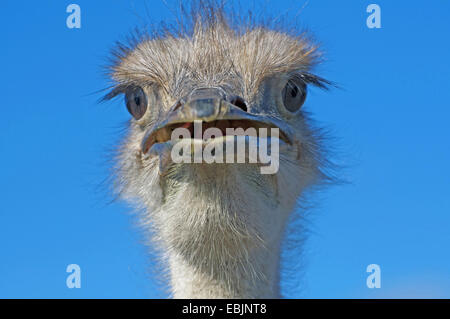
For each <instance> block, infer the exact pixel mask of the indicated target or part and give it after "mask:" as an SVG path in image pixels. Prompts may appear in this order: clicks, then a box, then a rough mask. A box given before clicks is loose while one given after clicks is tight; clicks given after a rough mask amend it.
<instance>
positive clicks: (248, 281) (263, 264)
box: [169, 244, 279, 299]
mask: <svg viewBox="0 0 450 319" xmlns="http://www.w3.org/2000/svg"><path fill="white" fill-rule="evenodd" d="M278 246H279V244H277V245H273V247H267V248H266V249H261V250H259V251H254V252H251V254H250V256H248V257H249V258H248V260H247V264H245V265H244V267H242V268H240V267H230V268H228V269H226V270H224V271H223V273H222V274H221V276H217V277H216V276H212V275H211V274H210V273H208V272H205V271H201V270H200V269H199V267H198V265H195V264H192V263H191V262H189V261H188V260H186V259H185V258H183V256H182V255H180V254H178V253H177V252H170V253H169V267H170V283H171V287H172V294H173V297H174V298H177V299H197V298H201V299H216V298H218V299H230V298H235V299H236V298H238V299H248V298H279V248H278ZM231 259H232V257H231V256H230V260H229V263H230V264H231V263H232V260H231ZM222 263H223V261H222ZM225 263H227V261H225ZM209 266H210V267H211V268H212V269H220V268H221V267H220V265H209ZM253 270H256V271H257V272H258V274H257V275H255V274H253V273H252V271H253Z"/></svg>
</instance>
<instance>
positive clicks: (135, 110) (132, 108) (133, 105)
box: [125, 87, 147, 120]
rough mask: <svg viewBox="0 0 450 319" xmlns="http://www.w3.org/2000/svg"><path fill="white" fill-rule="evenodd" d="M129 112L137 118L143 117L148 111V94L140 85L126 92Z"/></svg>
mask: <svg viewBox="0 0 450 319" xmlns="http://www.w3.org/2000/svg"><path fill="white" fill-rule="evenodd" d="M125 103H126V104H127V109H128V112H130V114H131V115H133V117H134V118H135V119H136V120H139V119H140V118H142V117H143V116H144V114H145V112H146V111H147V96H146V95H145V93H144V91H143V90H142V88H140V87H133V88H130V89H129V90H128V91H127V92H126V94H125Z"/></svg>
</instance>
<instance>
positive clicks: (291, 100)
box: [282, 80, 306, 112]
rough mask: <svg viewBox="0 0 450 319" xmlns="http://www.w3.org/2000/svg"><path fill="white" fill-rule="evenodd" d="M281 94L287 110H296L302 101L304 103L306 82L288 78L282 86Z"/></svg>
mask: <svg viewBox="0 0 450 319" xmlns="http://www.w3.org/2000/svg"><path fill="white" fill-rule="evenodd" d="M282 94H283V103H284V107H285V108H286V109H287V110H288V111H289V112H296V111H298V110H299V109H300V108H301V107H302V105H303V103H305V99H306V84H305V83H303V82H301V83H297V82H295V81H293V80H290V81H288V83H287V84H286V86H285V87H284V89H283V93H282Z"/></svg>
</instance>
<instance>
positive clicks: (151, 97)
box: [107, 6, 327, 298]
mask: <svg viewBox="0 0 450 319" xmlns="http://www.w3.org/2000/svg"><path fill="white" fill-rule="evenodd" d="M116 57H117V59H116V62H115V63H114V64H113V66H112V67H111V76H112V79H113V80H114V88H113V89H112V91H111V92H110V93H109V94H108V95H107V98H112V97H114V96H117V95H119V94H123V95H124V96H125V104H126V106H127V108H128V110H129V112H130V113H131V117H130V121H129V129H128V134H127V137H126V138H125V140H124V141H123V143H122V146H121V148H120V150H119V155H118V165H117V166H116V176H117V179H116V181H117V183H116V185H117V187H118V190H119V192H120V195H122V196H123V197H124V198H126V199H127V200H128V201H130V202H132V203H133V204H134V205H135V207H137V208H138V209H139V210H141V211H142V213H141V215H140V216H141V220H142V224H143V225H144V227H148V229H151V230H152V234H154V235H153V236H152V237H154V239H156V240H155V241H153V242H156V243H158V245H159V247H160V249H161V251H162V252H163V256H164V257H165V260H166V262H167V264H168V269H169V277H170V279H169V281H170V285H171V291H172V293H173V295H174V296H175V297H189V298H191V297H206V298H209V297H221V298H236V297H246V298H254V297H277V296H278V294H279V288H278V277H279V275H278V273H279V270H278V268H279V251H280V243H281V240H282V237H283V232H284V228H285V226H286V223H287V220H288V218H289V215H290V214H291V212H292V211H294V210H295V207H296V203H297V201H298V199H299V198H300V197H301V195H302V194H303V192H305V191H306V190H307V189H308V188H309V187H310V186H312V185H314V184H316V183H318V182H319V181H320V180H322V179H323V178H324V177H325V176H324V174H323V172H322V163H323V160H322V155H321V154H322V148H321V145H320V143H319V141H320V138H319V136H320V134H319V131H318V130H317V129H314V128H312V126H311V124H310V121H309V119H308V117H307V114H306V113H305V112H304V111H303V109H302V105H303V104H304V102H305V98H306V94H307V87H308V86H309V85H315V86H319V87H322V88H324V87H325V86H326V85H327V82H326V81H325V80H324V79H321V78H319V77H317V76H315V75H313V74H312V73H311V72H312V68H313V67H314V66H315V64H316V63H317V62H318V60H319V53H318V51H317V48H316V47H315V46H314V45H313V44H312V43H311V42H310V41H309V40H308V38H307V37H306V36H305V34H300V35H290V34H288V33H287V32H281V31H274V30H272V29H270V28H269V27H267V26H262V25H260V26H257V25H255V24H251V23H247V24H246V25H245V26H244V25H239V26H236V25H234V24H233V23H232V22H231V19H229V17H227V16H226V15H225V13H224V10H223V9H221V8H214V7H212V6H209V7H207V8H205V7H203V8H202V9H200V10H198V11H196V12H195V13H194V15H193V18H192V30H191V31H187V30H186V29H183V30H178V31H176V32H175V31H170V32H169V31H166V32H162V33H161V32H160V33H156V34H155V35H153V36H140V37H138V38H137V39H136V40H135V41H133V44H132V45H131V46H123V45H121V46H119V50H118V51H117V54H116ZM194 122H195V123H197V124H198V123H202V127H203V131H205V129H206V128H211V127H215V128H218V129H219V130H220V131H221V132H225V129H226V128H243V129H248V128H255V129H257V132H259V131H258V129H259V128H277V129H279V138H278V139H277V138H276V137H272V138H270V137H267V138H264V137H263V136H259V137H258V136H256V137H255V136H253V137H251V138H256V139H258V140H259V141H263V140H264V141H265V142H267V143H268V144H269V147H270V146H271V144H272V143H275V142H277V143H279V158H278V159H277V160H279V165H278V166H279V167H278V170H277V171H276V172H275V173H273V174H262V173H261V166H262V163H261V162H259V161H257V162H256V163H249V162H248V161H246V162H245V163H236V162H235V163H205V162H202V163H177V162H175V161H174V160H173V158H172V155H171V150H172V149H173V145H174V143H173V141H172V138H171V137H172V136H171V133H172V131H173V130H174V129H176V128H187V129H189V130H191V131H192V129H193V127H194ZM227 138H230V136H225V137H223V138H222V139H219V138H216V139H215V143H216V144H217V143H222V145H224V144H225V142H224V141H225V140H226V139H227ZM183 141H184V142H186V141H187V142H188V143H192V144H194V143H197V142H199V143H201V144H202V143H204V142H201V138H200V140H199V139H196V138H194V137H193V138H192V139H190V140H189V139H185V140H183ZM258 145H259V144H258Z"/></svg>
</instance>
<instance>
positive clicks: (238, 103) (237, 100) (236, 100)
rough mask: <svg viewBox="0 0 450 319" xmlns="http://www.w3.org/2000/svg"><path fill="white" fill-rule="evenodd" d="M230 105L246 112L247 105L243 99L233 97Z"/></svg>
mask: <svg viewBox="0 0 450 319" xmlns="http://www.w3.org/2000/svg"><path fill="white" fill-rule="evenodd" d="M231 103H232V104H234V105H236V106H237V107H238V108H240V109H241V110H243V111H244V112H247V103H245V101H244V99H243V98H241V97H240V96H235V97H233V98H232V99H231Z"/></svg>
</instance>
